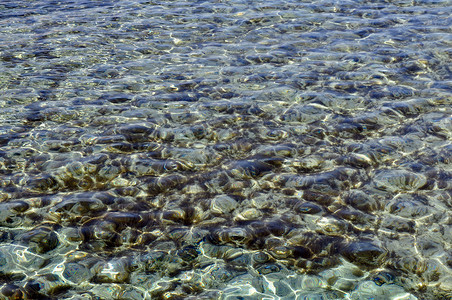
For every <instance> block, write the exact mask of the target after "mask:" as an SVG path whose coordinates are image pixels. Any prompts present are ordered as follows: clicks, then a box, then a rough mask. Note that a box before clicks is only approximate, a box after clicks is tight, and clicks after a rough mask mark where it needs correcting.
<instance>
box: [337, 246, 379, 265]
mask: <svg viewBox="0 0 452 300" xmlns="http://www.w3.org/2000/svg"><path fill="white" fill-rule="evenodd" d="M386 253H387V252H386V250H384V249H382V248H380V247H379V246H377V245H375V244H372V243H371V242H368V241H358V242H351V243H350V244H348V245H346V246H345V247H343V248H342V249H341V254H342V255H343V256H344V257H345V258H347V259H348V260H349V261H350V262H352V263H354V264H357V265H364V266H369V267H378V265H380V264H381V263H382V261H383V259H384V257H385V256H386Z"/></svg>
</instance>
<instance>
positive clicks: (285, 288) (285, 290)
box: [273, 279, 295, 297]
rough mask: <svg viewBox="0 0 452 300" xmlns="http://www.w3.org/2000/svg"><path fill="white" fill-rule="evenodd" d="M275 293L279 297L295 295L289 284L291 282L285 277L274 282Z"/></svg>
mask: <svg viewBox="0 0 452 300" xmlns="http://www.w3.org/2000/svg"><path fill="white" fill-rule="evenodd" d="M273 288H274V293H275V295H276V296H278V297H293V296H295V295H294V293H293V292H294V291H293V289H292V288H291V287H290V286H289V284H288V283H287V282H286V281H285V279H281V280H278V281H275V282H273Z"/></svg>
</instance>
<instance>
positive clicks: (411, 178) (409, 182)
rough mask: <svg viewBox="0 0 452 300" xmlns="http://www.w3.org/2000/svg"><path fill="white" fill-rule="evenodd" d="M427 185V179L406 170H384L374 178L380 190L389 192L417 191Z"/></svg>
mask: <svg viewBox="0 0 452 300" xmlns="http://www.w3.org/2000/svg"><path fill="white" fill-rule="evenodd" d="M426 183H427V178H426V177H425V176H424V175H422V174H417V173H413V172H409V171H405V170H383V171H381V172H379V173H378V174H377V175H375V177H374V184H375V186H376V187H377V188H378V189H381V190H385V191H388V192H397V191H416V190H418V189H420V188H422V187H423V186H424V185H425V184H426Z"/></svg>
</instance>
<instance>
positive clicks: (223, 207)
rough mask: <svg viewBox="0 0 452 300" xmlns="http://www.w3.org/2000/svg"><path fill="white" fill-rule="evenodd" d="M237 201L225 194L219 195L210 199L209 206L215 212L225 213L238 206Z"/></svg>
mask: <svg viewBox="0 0 452 300" xmlns="http://www.w3.org/2000/svg"><path fill="white" fill-rule="evenodd" d="M238 205H239V204H238V203H237V201H235V200H234V199H233V198H231V197H229V196H226V195H219V196H216V197H215V198H213V199H212V201H211V202H210V208H211V210H212V212H214V213H217V214H227V213H230V212H231V211H233V210H234V209H236V208H237V207H238Z"/></svg>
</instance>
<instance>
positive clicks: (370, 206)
mask: <svg viewBox="0 0 452 300" xmlns="http://www.w3.org/2000/svg"><path fill="white" fill-rule="evenodd" d="M344 200H345V203H346V204H349V205H351V206H353V207H354V208H356V209H359V210H361V211H363V212H372V211H375V210H377V209H378V208H379V203H378V201H377V200H376V199H375V197H371V196H369V195H368V194H367V193H364V192H363V191H360V190H352V191H350V192H349V193H348V194H347V195H346V196H345V199H344Z"/></svg>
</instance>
